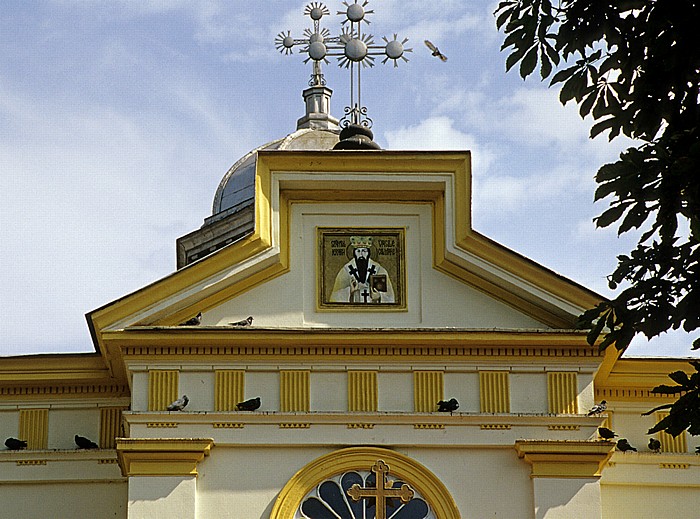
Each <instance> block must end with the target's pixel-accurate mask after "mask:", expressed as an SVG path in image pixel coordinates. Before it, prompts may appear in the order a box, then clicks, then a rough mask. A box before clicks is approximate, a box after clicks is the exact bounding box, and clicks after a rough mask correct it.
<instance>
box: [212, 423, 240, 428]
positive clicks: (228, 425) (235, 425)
mask: <svg viewBox="0 0 700 519" xmlns="http://www.w3.org/2000/svg"><path fill="white" fill-rule="evenodd" d="M211 425H212V427H214V429H243V428H244V427H245V424H244V423H234V422H214V423H213V424H211Z"/></svg>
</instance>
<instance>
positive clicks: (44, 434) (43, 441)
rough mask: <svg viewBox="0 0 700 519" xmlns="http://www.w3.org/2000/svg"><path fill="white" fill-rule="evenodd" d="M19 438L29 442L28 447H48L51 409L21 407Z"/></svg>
mask: <svg viewBox="0 0 700 519" xmlns="http://www.w3.org/2000/svg"><path fill="white" fill-rule="evenodd" d="M19 439H20V440H25V441H26V442H27V448H28V449H35V450H36V449H47V448H48V446H49V410H48V409H20V411H19Z"/></svg>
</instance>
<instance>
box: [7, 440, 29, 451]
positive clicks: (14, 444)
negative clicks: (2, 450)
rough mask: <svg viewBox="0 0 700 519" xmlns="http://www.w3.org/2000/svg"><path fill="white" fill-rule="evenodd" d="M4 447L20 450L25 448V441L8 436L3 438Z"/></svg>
mask: <svg viewBox="0 0 700 519" xmlns="http://www.w3.org/2000/svg"><path fill="white" fill-rule="evenodd" d="M5 447H7V448H8V449H10V450H11V451H21V450H22V449H26V448H27V442H26V441H24V440H18V439H17V438H8V439H7V440H5Z"/></svg>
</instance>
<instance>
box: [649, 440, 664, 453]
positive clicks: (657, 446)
mask: <svg viewBox="0 0 700 519" xmlns="http://www.w3.org/2000/svg"><path fill="white" fill-rule="evenodd" d="M649 450H650V451H652V452H659V451H660V450H661V442H660V441H659V440H657V439H656V438H649Z"/></svg>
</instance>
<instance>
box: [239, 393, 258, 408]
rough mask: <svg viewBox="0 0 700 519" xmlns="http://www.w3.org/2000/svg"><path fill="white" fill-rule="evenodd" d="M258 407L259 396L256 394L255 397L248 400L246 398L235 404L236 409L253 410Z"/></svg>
mask: <svg viewBox="0 0 700 519" xmlns="http://www.w3.org/2000/svg"><path fill="white" fill-rule="evenodd" d="M258 408H260V397H259V396H256V397H255V398H251V399H250V400H246V401H244V402H238V403H237V404H236V409H237V410H238V411H255V410H256V409H258Z"/></svg>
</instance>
